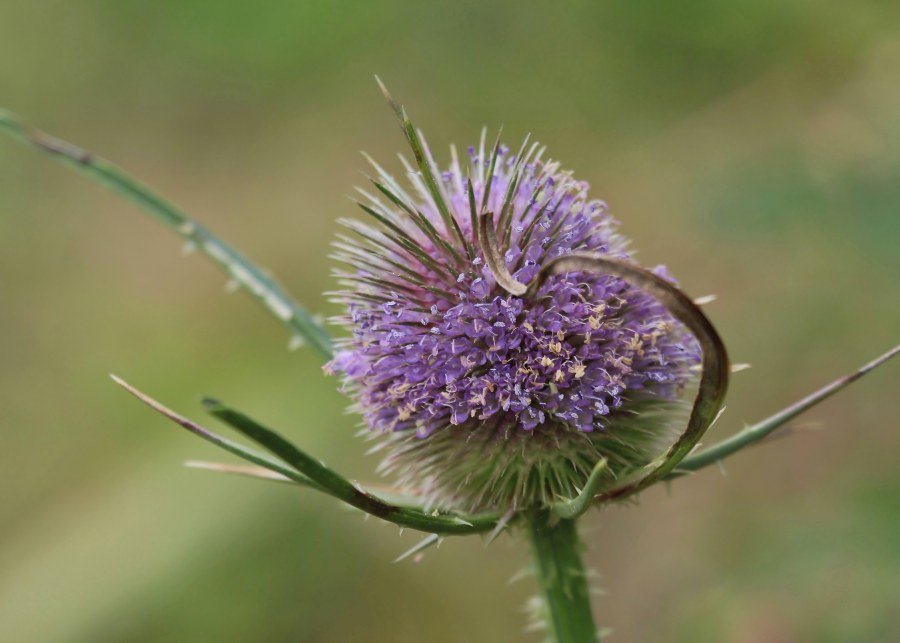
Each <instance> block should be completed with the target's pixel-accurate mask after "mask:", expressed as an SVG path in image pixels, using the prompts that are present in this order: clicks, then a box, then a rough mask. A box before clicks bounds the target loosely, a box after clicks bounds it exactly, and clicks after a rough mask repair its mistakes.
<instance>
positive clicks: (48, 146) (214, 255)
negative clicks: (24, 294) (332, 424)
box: [0, 110, 333, 359]
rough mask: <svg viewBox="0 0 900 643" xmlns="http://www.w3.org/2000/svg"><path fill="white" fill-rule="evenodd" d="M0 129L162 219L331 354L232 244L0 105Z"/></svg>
mask: <svg viewBox="0 0 900 643" xmlns="http://www.w3.org/2000/svg"><path fill="white" fill-rule="evenodd" d="M0 130H3V131H5V132H6V133H7V134H9V135H11V136H12V137H13V138H15V139H17V140H19V141H21V142H23V143H25V144H27V145H30V146H33V147H36V148H37V149H39V150H41V151H43V152H46V153H48V154H50V155H51V156H53V157H54V158H56V159H57V160H58V161H60V162H61V163H62V164H63V165H66V166H68V167H70V168H74V169H75V170H77V171H79V172H81V173H82V174H84V175H85V176H86V177H88V178H89V179H91V180H92V181H95V182H96V183H99V184H100V185H103V186H104V187H106V188H108V189H110V190H112V191H113V192H116V193H118V194H119V195H121V196H123V197H125V198H126V199H127V200H129V201H131V202H132V203H134V204H135V205H137V206H138V207H140V208H141V209H143V210H144V211H145V212H147V213H148V214H150V215H151V216H152V217H153V218H155V219H156V220H158V221H160V222H162V223H163V224H164V225H166V227H168V228H169V229H171V230H173V231H174V232H175V233H176V234H178V235H179V236H180V237H182V238H183V239H185V241H187V242H188V243H190V244H191V245H192V246H193V247H196V248H197V249H199V250H200V252H202V253H203V254H205V255H206V256H207V257H209V258H210V259H211V260H212V261H213V263H215V264H216V265H218V266H219V267H220V268H222V269H223V270H224V271H225V272H227V273H228V274H229V276H230V277H231V278H232V279H233V280H234V281H235V282H236V283H237V284H239V285H240V286H241V287H243V288H244V289H245V290H247V292H249V293H250V294H251V295H252V296H253V297H254V298H255V299H256V300H257V301H259V302H260V303H261V304H262V305H263V306H264V307H265V308H266V309H267V310H268V311H269V312H270V313H272V314H273V315H274V316H275V317H276V318H278V320H279V321H280V322H282V323H283V324H285V325H286V326H287V327H288V328H289V329H290V331H291V333H293V334H294V335H298V336H300V337H303V338H304V339H305V340H306V341H307V342H309V344H310V345H311V346H312V347H314V348H315V349H316V350H317V351H318V352H319V353H320V354H321V355H322V356H323V357H325V358H326V359H328V358H330V357H331V355H332V352H333V347H332V340H331V337H330V336H329V335H328V332H327V331H326V330H325V329H324V327H323V326H322V325H321V324H320V323H318V322H317V321H316V320H315V318H314V317H313V316H312V315H310V314H309V312H308V311H307V310H306V309H305V308H304V307H303V306H301V305H300V304H299V303H297V302H296V301H294V300H293V299H292V298H291V297H290V295H288V294H287V292H285V290H284V289H283V288H282V287H281V286H279V285H278V284H277V283H276V282H275V281H274V280H273V279H272V278H271V277H269V276H268V275H267V274H266V273H265V272H264V271H263V270H262V269H260V268H259V267H257V266H256V265H254V264H253V263H251V262H250V261H249V260H248V259H247V258H246V257H244V256H243V255H241V254H240V253H239V252H238V251H237V250H235V249H234V248H232V247H231V246H229V245H228V244H226V243H225V242H224V241H221V240H220V239H219V238H218V237H216V236H215V235H214V234H213V233H212V232H210V231H209V230H208V229H206V228H205V227H203V226H202V225H201V224H200V223H198V222H196V221H194V220H193V219H191V218H189V217H188V216H187V215H186V214H184V213H183V212H182V211H181V210H179V209H178V208H176V207H175V206H174V205H172V204H171V203H169V202H168V201H166V200H165V199H163V198H162V197H161V196H159V195H158V194H156V193H155V192H153V191H152V190H150V188H148V187H147V186H145V185H143V184H142V183H140V182H138V181H137V180H135V179H134V178H132V177H131V176H129V175H128V174H127V173H126V172H125V171H124V170H122V169H121V168H119V167H117V166H115V165H113V164H112V163H110V162H108V161H106V160H104V159H102V158H100V157H98V156H95V155H94V154H91V153H90V152H88V151H85V150H83V149H81V148H80V147H77V146H75V145H72V144H71V143H68V142H67V141H63V140H61V139H58V138H55V137H53V136H50V135H49V134H45V133H44V132H40V131H38V130H36V129H32V128H30V127H28V126H26V125H25V124H23V123H22V122H21V121H20V120H19V119H18V118H17V117H15V116H14V115H13V114H10V113H9V112H6V111H3V110H0Z"/></svg>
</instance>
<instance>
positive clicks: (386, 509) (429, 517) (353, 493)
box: [203, 398, 497, 534]
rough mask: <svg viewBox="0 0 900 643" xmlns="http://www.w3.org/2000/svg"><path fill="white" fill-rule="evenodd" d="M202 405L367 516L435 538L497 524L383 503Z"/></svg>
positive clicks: (231, 415)
mask: <svg viewBox="0 0 900 643" xmlns="http://www.w3.org/2000/svg"><path fill="white" fill-rule="evenodd" d="M203 405H204V406H205V407H206V409H207V411H209V412H210V413H211V414H212V415H214V416H215V417H217V418H219V419H220V420H222V421H223V422H225V423H226V424H228V425H229V426H231V427H232V428H234V429H235V430H237V431H239V432H240V433H242V434H243V435H244V436H246V437H248V438H249V439H251V440H253V441H254V442H256V443H257V444H259V445H260V446H262V447H264V448H265V449H267V450H268V451H270V452H271V453H273V454H274V455H277V456H278V457H279V458H281V459H282V460H284V461H285V462H286V463H287V464H289V465H290V466H292V467H294V469H296V470H297V471H298V472H300V473H302V474H303V475H305V476H307V477H308V478H309V479H310V480H312V481H313V482H315V483H317V484H318V485H319V486H320V487H322V489H323V490H325V491H326V492H327V493H329V494H330V495H332V496H334V497H335V498H337V499H338V500H341V501H343V502H345V503H347V504H348V505H351V506H352V507H356V508H357V509H360V510H362V511H365V512H366V513H368V514H371V515H373V516H376V517H378V518H381V519H383V520H387V521H388V522H392V523H394V524H396V525H400V526H401V527H409V528H411V529H417V530H419V531H425V532H428V533H435V534H472V533H481V532H484V531H489V530H490V529H493V527H494V526H495V525H496V523H497V516H495V515H493V514H492V515H485V516H464V517H463V516H457V515H454V514H440V513H437V512H433V513H426V512H424V511H421V510H416V509H410V508H405V507H400V506H397V505H392V504H389V503H387V502H384V501H382V500H381V499H379V498H377V497H375V496H374V495H372V494H370V493H368V492H367V491H365V490H364V489H362V488H361V487H359V486H358V485H356V484H354V483H352V482H350V481H349V480H347V479H346V478H344V477H343V476H342V475H340V474H339V473H337V472H336V471H334V470H333V469H330V468H329V467H327V466H326V465H325V464H324V463H322V462H321V461H319V460H317V459H316V458H313V457H312V456H310V455H309V454H307V453H305V452H304V451H302V450H301V449H299V448H298V447H296V446H294V445H293V444H291V443H290V442H288V441H287V440H285V439H284V438H283V437H281V436H280V435H278V434H277V433H276V432H275V431H273V430H271V429H269V428H267V427H264V426H263V425H261V424H259V423H258V422H256V421H255V420H253V419H251V418H249V417H248V416H246V415H244V414H243V413H241V412H239V411H235V410H233V409H230V408H228V407H227V406H225V405H224V404H222V403H221V402H219V401H218V400H214V399H210V398H206V399H204V400H203Z"/></svg>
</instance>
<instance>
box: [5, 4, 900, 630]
mask: <svg viewBox="0 0 900 643" xmlns="http://www.w3.org/2000/svg"><path fill="white" fill-rule="evenodd" d="M898 70H900V5H898V4H897V3H891V2H875V1H872V2H865V1H861V2H853V3H847V2H839V1H837V0H819V1H817V2H812V1H809V0H790V1H787V2H784V1H778V2H773V1H768V0H764V1H762V2H760V1H754V2H751V1H749V0H739V1H736V2H715V1H712V0H689V1H687V2H679V3H669V2H643V3H628V2H604V3H597V2H588V1H583V2H556V3H549V2H547V3H545V2H535V3H520V2H513V1H511V0H510V1H503V2H473V1H469V0H465V1H462V0H460V1H457V2H446V3H445V2H405V1H401V0H378V1H377V2H363V1H356V0H342V1H335V2H313V1H309V2H297V1H295V0H272V1H269V2H265V3H251V2H219V1H216V0H157V1H155V2H143V1H139V0H40V1H37V2H36V1H34V0H4V1H3V3H2V8H0V105H3V106H5V107H7V108H9V109H12V110H14V111H16V112H18V113H20V114H21V115H23V116H25V117H27V118H28V120H29V121H30V122H32V123H33V124H35V125H39V126H41V127H42V128H44V129H47V130H48V131H50V132H53V133H56V134H58V135H61V136H64V137H66V138H69V139H70V140H73V141H75V142H77V143H78V144H81V145H83V146H84V147H86V148H88V149H90V150H93V151H95V152H97V153H99V154H101V155H103V156H105V157H107V158H110V159H113V160H115V161H116V162H118V163H119V164H121V165H122V166H124V167H126V168H128V169H129V170H131V171H132V172H133V173H135V174H136V175H138V176H140V177H142V178H143V179H145V180H146V181H147V182H149V183H150V184H151V185H153V186H155V187H157V188H158V189H159V190H160V191H162V192H163V193H165V194H166V195H168V196H169V197H171V198H172V199H174V200H175V201H176V202H178V203H179V204H181V205H182V206H184V207H185V208H186V209H187V210H188V211H189V212H191V213H192V214H193V215H194V216H196V217H197V218H199V219H200V220H201V221H203V222H204V223H206V224H208V225H209V226H210V227H211V228H212V229H214V230H215V231H217V232H218V233H220V234H221V235H222V236H223V237H224V238H226V239H227V240H230V241H232V242H233V243H234V244H235V245H237V246H239V247H240V248H241V249H243V250H244V251H245V252H246V253H247V254H249V255H250V256H251V257H252V258H254V259H256V260H257V261H259V262H260V263H262V264H264V265H265V266H267V267H268V268H270V269H271V270H272V271H273V272H274V273H275V274H277V275H278V276H279V277H280V279H281V280H282V282H283V283H284V284H285V285H286V286H287V287H288V288H289V289H290V290H291V291H292V292H293V293H295V294H296V295H297V297H298V298H299V299H300V300H301V301H303V302H304V303H306V304H307V305H308V306H309V307H310V308H312V309H313V310H316V311H320V312H323V313H328V312H329V311H331V310H332V309H330V308H329V304H327V303H326V302H325V299H324V297H323V296H322V295H321V292H322V291H323V290H326V289H329V288H331V287H332V286H333V285H334V284H333V283H332V281H331V279H330V277H329V269H330V268H329V261H328V260H327V258H326V255H327V253H328V249H327V244H328V242H329V240H330V239H331V238H332V236H333V235H334V233H335V231H336V229H337V227H336V225H335V219H336V218H337V217H338V216H342V215H348V214H355V213H354V209H353V206H352V205H351V204H350V203H349V201H347V200H346V199H345V198H344V197H345V195H347V194H349V193H350V192H351V189H352V186H353V185H355V184H359V183H360V182H361V181H362V180H363V179H362V177H361V174H360V172H361V171H362V170H363V169H364V166H365V165H364V162H363V159H362V158H361V157H360V155H359V153H358V152H359V150H366V151H368V152H370V153H372V154H373V155H374V156H375V157H377V158H379V159H384V160H385V161H386V162H387V163H388V165H389V167H391V168H393V169H395V170H397V169H398V167H399V164H398V163H396V162H392V159H394V155H395V153H396V152H398V151H400V150H401V149H402V148H403V140H402V137H401V135H400V133H399V131H398V130H397V128H396V126H395V124H394V121H393V120H392V116H391V114H390V112H389V110H388V108H387V107H386V106H385V105H384V104H383V101H382V99H381V97H380V94H379V92H378V90H377V88H376V86H375V84H374V82H373V80H372V75H373V73H378V74H380V75H381V76H382V78H384V79H385V81H386V82H387V83H388V84H389V86H390V87H391V88H392V90H393V92H394V93H395V95H397V96H398V97H399V98H401V99H402V100H403V101H404V102H405V103H406V104H407V106H408V107H409V108H410V110H411V113H412V115H413V116H414V118H415V119H416V121H417V122H418V124H419V125H420V126H421V127H423V128H424V129H425V131H426V132H427V134H428V136H429V140H430V141H431V143H432V147H433V148H434V149H435V150H437V151H439V157H440V158H441V159H442V160H446V158H447V155H446V153H445V152H444V150H446V146H447V144H449V143H450V142H456V143H458V144H460V145H463V146H465V145H467V144H469V143H471V142H474V141H475V140H476V138H477V136H478V133H479V130H480V128H481V126H482V125H487V126H489V127H491V128H496V127H497V126H499V125H501V124H502V125H504V126H505V130H504V131H505V133H506V137H507V141H508V142H509V143H510V144H511V145H515V144H516V143H518V141H520V140H521V138H522V137H523V136H524V135H525V134H526V133H527V132H533V133H534V135H535V136H536V137H537V138H538V139H539V140H541V141H542V142H544V143H545V144H547V145H548V146H549V151H550V154H551V156H553V157H554V158H561V159H563V160H564V161H565V164H566V166H568V167H572V168H575V169H576V170H577V174H578V176H579V177H581V178H584V179H586V180H588V181H589V182H591V184H592V186H593V191H594V194H596V195H597V196H602V198H604V199H605V200H607V201H608V202H609V203H610V204H611V206H612V209H613V211H614V213H615V214H616V215H617V216H618V218H619V219H620V220H621V221H622V229H623V231H624V232H625V233H626V234H627V235H629V236H630V237H632V238H633V239H634V241H635V247H637V248H639V249H640V255H639V257H640V258H641V259H642V260H643V261H644V262H645V263H647V264H651V265H652V264H656V263H666V264H667V265H668V266H669V268H670V269H671V271H672V272H673V274H675V275H677V276H678V277H679V278H680V280H681V282H682V284H683V286H684V287H685V288H686V289H687V291H688V292H690V293H692V294H694V295H698V296H699V295H704V294H707V293H715V294H717V295H718V296H719V299H718V301H717V302H715V303H714V304H712V305H711V306H709V312H710V315H711V316H712V318H713V319H714V321H715V322H716V323H717V324H718V325H719V328H720V330H721V332H722V334H723V336H724V337H725V339H726V341H727V343H728V345H729V347H730V350H731V353H732V356H733V358H734V359H735V361H739V362H750V363H752V364H753V368H752V369H751V370H749V371H746V372H744V373H741V374H739V375H737V376H736V377H735V379H734V382H733V386H732V390H731V393H730V398H729V402H728V410H727V412H726V414H725V415H724V417H723V419H722V420H721V421H720V422H719V424H718V425H717V426H716V427H715V428H714V429H713V431H712V432H711V435H710V439H715V438H717V437H722V436H724V435H727V434H728V433H730V432H733V431H735V430H737V429H739V428H740V427H741V426H742V425H743V423H745V422H751V421H755V420H758V419H761V418H762V417H764V416H766V415H768V414H769V413H771V412H773V411H776V410H778V409H779V408H781V407H783V406H784V405H786V404H788V403H790V402H792V401H793V400H794V399H796V398H798V397H799V396H801V395H803V394H805V393H807V392H809V391H811V390H813V389H814V388H817V387H819V386H820V385H822V384H824V383H826V382H827V381H829V380H830V379H832V378H834V377H836V376H838V375H841V374H843V373H845V372H848V371H849V370H852V369H853V368H855V367H856V366H858V365H860V364H862V363H863V362H865V361H868V360H869V359H870V358H872V357H874V356H875V355H877V354H879V353H880V352H882V351H884V350H886V349H887V348H888V347H889V346H890V345H892V343H896V342H897V341H898V336H900V288H898V283H900V76H898ZM224 281H225V280H224V278H223V277H222V275H220V274H219V273H218V272H217V271H216V270H215V269H214V268H213V267H211V266H210V265H209V264H208V263H206V262H205V261H204V260H203V258H201V257H198V256H191V257H187V258H183V257H182V254H181V251H180V247H179V242H178V241H177V240H176V239H175V238H174V237H173V236H172V235H171V233H170V232H168V231H166V230H164V229H162V228H160V227H159V226H158V225H157V224H156V223H155V222H153V221H151V220H149V219H148V218H147V217H146V216H145V215H143V214H142V213H141V212H139V211H137V210H136V209H135V208H134V207H133V206H131V205H130V204H127V203H124V202H122V201H121V200H119V199H118V198H116V197H114V196H112V195H110V194H109V193H107V192H105V191H103V190H102V189H100V188H98V187H96V186H94V185H91V184H89V183H87V182H86V181H84V180H83V179H82V178H80V177H77V176H75V175H73V174H71V173H69V172H68V171H67V170H65V169H62V168H61V167H59V166H57V165H56V164H55V163H53V162H52V161H50V160H48V159H47V158H44V157H41V156H40V155H39V154H37V153H35V152H34V151H32V150H28V149H25V148H22V147H20V146H17V145H15V144H14V143H12V142H11V141H8V140H0V292H2V305H0V463H2V466H0V640H3V641H10V642H19V641H21V642H28V643H44V642H58V641H85V642H87V641H90V642H92V643H99V642H105V641H110V642H112V641H116V642H118V641H127V642H130V641H135V642H157V641H222V642H230V641H234V642H245V641H304V642H307V641H308V642H314V641H316V642H317V641H323V642H332V641H341V642H343V641H373V642H398V643H400V642H410V643H412V642H417V643H419V642H429V643H430V642H434V643H442V642H459V641H479V642H480V641H489V642H494V643H503V642H506V641H519V640H534V641H536V640H539V637H538V636H536V635H534V634H524V633H523V632H522V626H523V623H524V622H525V618H524V615H523V613H522V608H523V606H524V604H525V602H526V601H527V599H528V598H529V596H531V594H532V591H533V587H532V585H531V581H530V580H528V579H526V580H522V581H518V582H515V583H512V584H510V583H509V581H510V579H511V578H513V577H514V576H515V574H516V573H517V572H518V571H519V570H520V569H521V568H522V567H523V566H524V564H525V562H526V559H527V547H526V546H525V543H522V542H518V541H516V540H515V539H510V538H503V539H501V540H500V541H499V542H496V543H494V544H493V545H491V546H490V548H488V549H487V550H486V549H485V548H484V547H483V545H482V543H481V542H480V541H479V539H477V538H473V539H464V540H463V539H460V540H452V539H451V540H448V541H446V542H445V543H444V544H443V545H442V546H441V548H440V549H439V550H435V551H431V552H429V553H428V554H427V555H426V557H425V559H424V560H423V561H422V562H420V563H418V564H415V563H412V562H409V561H407V562H403V563H400V564H391V560H392V559H393V558H394V557H395V556H397V555H398V554H400V553H401V552H402V551H404V550H405V549H407V548H408V547H409V546H411V545H412V544H413V543H414V542H415V536H414V535H413V534H410V533H406V534H403V535H402V536H398V532H397V529H396V528H394V527H392V526H389V525H385V524H379V523H378V522H377V521H374V520H371V521H368V522H364V521H363V519H362V518H361V516H360V515H358V514H355V513H351V512H347V511H343V510H341V509H339V508H337V507H336V506H335V505H334V503H332V502H329V501H328V500H326V499H324V498H321V497H319V496H316V495H313V494H311V493H304V492H303V491H298V490H295V489H291V488H289V487H287V486H286V485H277V484H273V483H267V482H262V481H255V480H248V479H239V478H233V477H223V476H219V475H217V474H213V473H208V472H200V471H194V470H188V469H185V468H182V466H181V463H182V461H184V460H186V459H191V458H205V459H227V455H222V454H220V453H219V452H217V451H216V450H215V449H214V448H213V447H211V446H209V445H207V444H205V443H202V442H200V441H199V440H197V439H194V438H192V437H190V436H189V435H187V434H186V433H184V432H182V431H180V430H179V429H178V428H177V427H175V426H174V425H170V424H168V423H167V422H166V421H164V420H163V419H161V418H160V417H158V416H156V415H154V414H153V413H152V412H150V411H149V410H148V409H146V408H144V407H143V406H141V405H140V404H138V403H137V402H136V401H135V400H133V399H131V398H130V397H128V396H127V395H125V394H124V393H123V392H122V391H121V390H119V389H117V388H116V387H115V386H114V385H112V384H111V382H110V381H109V380H108V378H107V377H106V375H107V373H108V372H115V373H118V374H120V375H122V376H124V377H125V378H127V379H129V380H131V381H132V382H133V383H135V384H137V385H139V386H141V387H142V388H144V389H145V390H147V391H148V392H150V393H152V394H153V395H155V396H156V397H158V398H160V399H162V400H165V401H166V402H167V403H169V404H170V405H171V406H172V407H174V408H175V409H178V410H181V411H183V412H186V413H188V414H190V415H192V416H194V417H196V418H198V419H199V418H201V417H202V414H201V411H200V409H199V405H198V402H197V401H198V397H199V395H201V394H204V393H209V394H214V395H216V396H219V397H221V398H222V399H225V400H227V401H230V402H231V403H232V404H234V405H236V406H238V407H241V408H243V409H245V410H247V411H248V412H250V413H251V414H254V415H256V416H257V417H259V418H260V419H263V420H265V421H267V422H268V423H270V424H271V425H274V426H276V427H279V428H281V429H282V430H283V431H284V432H285V433H287V434H288V435H289V436H290V437H291V438H293V439H294V440H295V441H297V442H298V443H300V444H302V445H304V446H305V447H307V448H308V449H309V450H311V451H312V452H313V453H316V454H318V455H320V457H322V458H324V459H325V460H326V461H327V462H329V463H330V464H332V465H334V466H336V467H337V468H339V469H340V470H342V471H344V472H347V473H348V474H350V475H352V476H354V477H359V478H361V479H371V478H372V477H373V475H374V474H373V473H372V471H373V469H374V467H375V464H376V460H375V459H374V458H373V457H366V456H365V455H364V451H365V450H366V446H365V444H364V443H363V442H362V441H361V440H360V439H358V438H356V437H354V433H355V418H353V417H350V416H347V415H345V414H344V412H343V408H344V406H345V400H344V399H342V398H341V396H340V395H339V394H338V393H337V392H336V382H335V381H334V380H333V379H329V378H326V377H324V376H323V375H322V374H321V372H320V362H319V361H318V360H317V358H316V356H315V355H314V354H312V353H311V352H304V351H302V350H301V351H299V352H295V353H290V352H288V351H287V350H286V345H287V340H288V337H287V336H286V334H285V332H284V330H283V329H282V328H281V327H280V326H278V325H277V324H276V323H275V322H274V321H272V320H271V319H270V318H269V317H267V315H266V313H265V312H263V311H261V310H260V309H258V308H257V307H256V305H255V303H254V302H252V301H251V300H250V299H249V298H248V297H246V296H245V295H243V294H235V295H226V294H225V293H224V290H223V286H224ZM898 368H900V364H890V365H888V366H886V367H885V368H884V369H883V370H881V371H878V372H876V373H875V374H874V375H872V376H871V377H869V378H867V379H865V380H863V381H862V382H860V383H859V384H856V385H854V386H853V387H852V388H851V389H849V390H848V391H846V392H845V393H843V394H841V395H840V396H839V397H838V398H835V399H833V400H831V401H829V402H827V403H826V404H823V405H822V406H820V407H818V408H817V409H816V410H814V411H812V412H810V413H808V414H807V415H805V416H804V417H803V418H802V419H801V420H800V421H798V422H797V423H796V425H795V426H796V428H797V429H798V431H797V433H796V434H795V435H793V436H792V437H790V438H788V439H784V440H780V441H778V442H777V443H773V444H769V445H766V446H761V447H758V448H754V449H752V450H750V451H747V452H744V453H742V454H741V455H739V456H737V457H735V458H734V459H733V460H732V461H730V462H729V463H728V465H727V476H724V477H723V475H721V474H720V473H719V472H718V471H716V470H714V469H712V470H706V471H704V472H702V473H700V474H698V475H695V476H693V477H691V478H690V479H686V480H680V481H679V482H677V483H676V484H674V485H673V487H672V489H671V491H670V493H668V494H667V493H666V491H665V490H664V489H662V488H655V489H653V490H651V491H649V492H647V493H645V494H644V495H643V497H642V498H641V501H640V503H639V504H638V505H637V506H623V507H615V508H612V509H608V510H605V511H602V512H599V513H595V514H592V515H591V516H590V517H589V518H588V519H586V520H585V521H584V522H585V524H584V532H585V537H586V540H587V542H588V543H589V547H590V550H589V553H588V555H587V556H588V560H589V563H590V565H591V566H592V567H593V568H595V569H596V570H597V572H598V578H597V581H596V585H597V586H598V587H600V588H602V589H603V590H604V591H605V594H603V595H598V596H597V597H596V600H595V611H596V614H597V618H598V621H599V622H600V623H602V624H603V625H604V626H609V627H611V628H613V629H614V631H615V634H614V638H611V639H610V640H613V641H621V642H623V643H628V642H632V641H650V642H654V641H663V640H665V641H685V642H688V641H689V642H692V643H702V642H707V641H709V642H720V641H734V642H739V643H750V642H753V643H764V642H765V643H768V642H775V643H778V642H790V641H827V642H832V641H833V642H835V643H837V642H841V643H847V642H851V641H859V642H865V643H874V642H889V641H898V640H900V621H898V619H897V606H898V594H897V587H898V586H900V467H898V464H897V454H898V453H900V432H898V430H897V429H898V428H900V427H898V424H900V422H898V418H900V401H898V397H897V388H898V383H900V370H898ZM815 429H821V430H815ZM710 439H708V440H707V442H709V441H710Z"/></svg>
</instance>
